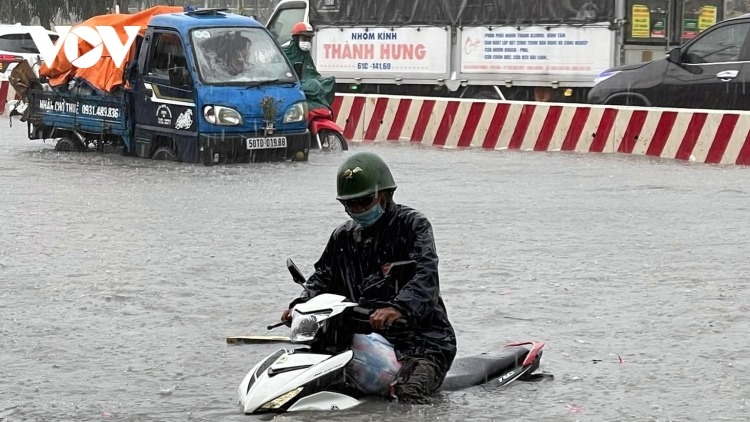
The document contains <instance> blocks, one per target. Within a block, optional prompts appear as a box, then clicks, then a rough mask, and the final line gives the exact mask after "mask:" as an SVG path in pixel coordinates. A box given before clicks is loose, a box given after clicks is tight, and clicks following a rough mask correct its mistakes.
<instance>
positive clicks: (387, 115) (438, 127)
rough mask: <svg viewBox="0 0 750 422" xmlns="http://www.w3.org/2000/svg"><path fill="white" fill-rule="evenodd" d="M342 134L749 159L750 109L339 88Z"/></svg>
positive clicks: (453, 144) (450, 144) (720, 160)
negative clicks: (383, 92) (512, 99)
mask: <svg viewBox="0 0 750 422" xmlns="http://www.w3.org/2000/svg"><path fill="white" fill-rule="evenodd" d="M333 109H334V113H335V115H336V121H337V123H338V124H339V125H340V126H342V127H344V136H346V138H347V139H353V140H355V141H363V142H373V141H410V142H418V143H422V144H425V145H433V146H436V147H444V148H469V147H478V148H485V149H498V150H500V149H511V150H523V151H577V152H595V153H596V152H598V153H605V152H609V153H613V152H619V153H625V154H637V155H648V156H655V157H664V158H672V159H678V160H689V161H696V162H702V163H714V164H738V165H750V113H748V112H743V111H717V110H687V109H684V110H683V109H659V108H635V107H615V106H592V105H583V104H548V103H521V102H507V101H492V100H455V99H446V98H424V97H396V96H379V95H352V94H341V95H337V96H336V100H335V101H334V104H333Z"/></svg>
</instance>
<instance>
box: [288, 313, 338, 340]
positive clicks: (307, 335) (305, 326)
mask: <svg viewBox="0 0 750 422" xmlns="http://www.w3.org/2000/svg"><path fill="white" fill-rule="evenodd" d="M329 313H330V312H321V313H317V314H307V315H305V314H302V313H300V312H297V311H294V316H293V317H292V329H291V334H290V336H289V337H290V338H291V341H292V342H293V343H302V342H306V341H311V340H312V339H313V338H314V337H315V333H317V332H318V328H319V327H320V324H319V322H320V321H321V320H323V319H325V317H326V316H328V314H329Z"/></svg>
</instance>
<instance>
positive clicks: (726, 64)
mask: <svg viewBox="0 0 750 422" xmlns="http://www.w3.org/2000/svg"><path fill="white" fill-rule="evenodd" d="M749 30H750V22H745V23H742V22H740V23H733V24H727V25H722V26H719V27H716V28H714V29H712V30H709V31H706V32H704V33H703V34H701V35H700V36H699V37H698V38H696V39H695V40H694V41H693V42H691V43H689V44H688V45H687V46H685V47H683V48H682V50H681V55H680V56H679V57H670V59H669V61H670V63H669V64H668V66H667V71H666V74H665V76H664V92H665V94H664V96H665V98H664V99H663V100H664V101H663V105H664V106H668V107H669V106H673V107H688V108H712V109H730V110H731V109H738V108H739V109H748V106H750V100H748V99H747V97H748V95H747V94H746V92H747V89H750V85H748V84H749V83H750V78H748V76H749V75H748V71H750V68H749V67H748V59H750V57H749V56H748V52H747V51H748V43H747V38H748V34H749V33H750V31H749ZM670 56H672V55H670Z"/></svg>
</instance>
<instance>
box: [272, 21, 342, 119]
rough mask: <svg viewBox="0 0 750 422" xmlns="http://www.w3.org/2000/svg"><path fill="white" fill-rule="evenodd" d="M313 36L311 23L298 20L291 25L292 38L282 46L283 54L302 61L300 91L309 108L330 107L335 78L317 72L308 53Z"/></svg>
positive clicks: (294, 61) (295, 61) (297, 61)
mask: <svg viewBox="0 0 750 422" xmlns="http://www.w3.org/2000/svg"><path fill="white" fill-rule="evenodd" d="M314 36H315V32H314V31H313V27H312V25H310V24H309V23H306V22H298V23H296V24H294V26H293V27H292V40H291V41H290V42H289V44H288V45H285V46H284V47H283V50H284V54H286V56H287V57H288V58H289V61H290V62H292V65H294V64H295V63H302V75H301V77H300V82H301V83H302V91H304V93H305V97H307V104H308V107H309V109H310V110H314V109H316V108H328V109H330V108H331V103H332V102H333V97H334V94H335V87H336V78H334V77H333V76H329V77H323V76H322V75H321V74H320V73H318V69H317V68H316V67H315V61H313V58H312V55H311V54H310V48H311V47H312V39H313V37H314Z"/></svg>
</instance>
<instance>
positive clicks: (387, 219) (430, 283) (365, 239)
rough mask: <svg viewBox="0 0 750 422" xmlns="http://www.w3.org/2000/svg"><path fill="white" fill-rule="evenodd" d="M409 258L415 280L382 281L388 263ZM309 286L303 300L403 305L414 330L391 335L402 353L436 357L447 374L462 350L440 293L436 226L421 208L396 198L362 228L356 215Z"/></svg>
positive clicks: (336, 237)
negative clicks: (338, 298)
mask: <svg viewBox="0 0 750 422" xmlns="http://www.w3.org/2000/svg"><path fill="white" fill-rule="evenodd" d="M408 260H414V261H416V263H417V265H416V272H415V274H414V276H413V277H412V278H411V279H410V280H406V281H405V282H402V283H390V284H389V285H383V286H377V284H378V282H382V280H383V277H382V267H383V266H384V265H386V264H389V263H393V262H398V261H408ZM399 284H401V285H399ZM306 286H307V291H305V292H303V293H302V297H301V299H302V300H305V299H308V298H311V297H314V296H316V295H318V294H320V293H333V294H338V295H342V296H346V297H347V298H348V299H349V300H352V301H354V302H359V303H360V304H363V303H364V304H366V303H368V302H372V301H378V302H381V303H382V302H385V303H382V305H383V307H386V306H392V307H394V308H396V309H398V310H399V311H401V313H402V314H403V316H404V318H406V320H407V321H408V322H409V326H410V328H409V330H407V331H406V332H402V333H398V334H389V333H386V334H385V337H386V338H387V339H388V341H390V342H391V343H392V344H393V345H394V348H395V350H396V356H397V358H398V359H399V360H403V359H405V358H407V357H425V358H431V359H432V360H434V361H435V363H437V364H438V365H439V366H440V367H441V369H442V370H443V374H445V373H446V372H447V371H448V369H449V368H450V365H451V363H452V362H453V358H454V357H455V355H456V336H455V333H454V332H453V327H452V326H451V324H450V322H449V321H448V313H447V312H446V309H445V305H444V304H443V299H442V298H441V297H440V283H439V278H438V256H437V252H436V250H435V241H434V237H433V234H432V226H431V224H430V222H429V221H428V220H427V218H426V217H425V216H424V215H423V214H422V213H420V212H419V211H416V210H414V209H412V208H409V207H407V206H404V205H399V204H395V203H393V202H390V203H389V204H388V205H387V206H386V210H385V214H383V216H382V217H380V219H379V220H378V221H377V222H376V223H375V224H374V225H373V226H371V227H367V228H362V227H360V226H359V225H358V224H357V223H355V222H354V221H352V220H349V221H347V222H346V223H344V224H343V225H341V226H339V227H338V228H337V229H336V230H334V232H333V234H331V237H330V239H329V240H328V245H327V246H326V248H325V250H324V251H323V255H322V256H321V257H320V260H318V262H317V263H316V264H315V274H313V275H312V276H310V278H309V279H308V281H307V283H306ZM368 286H372V287H373V288H370V289H367V287H368ZM350 289H351V291H350ZM352 296H353V297H352Z"/></svg>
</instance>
